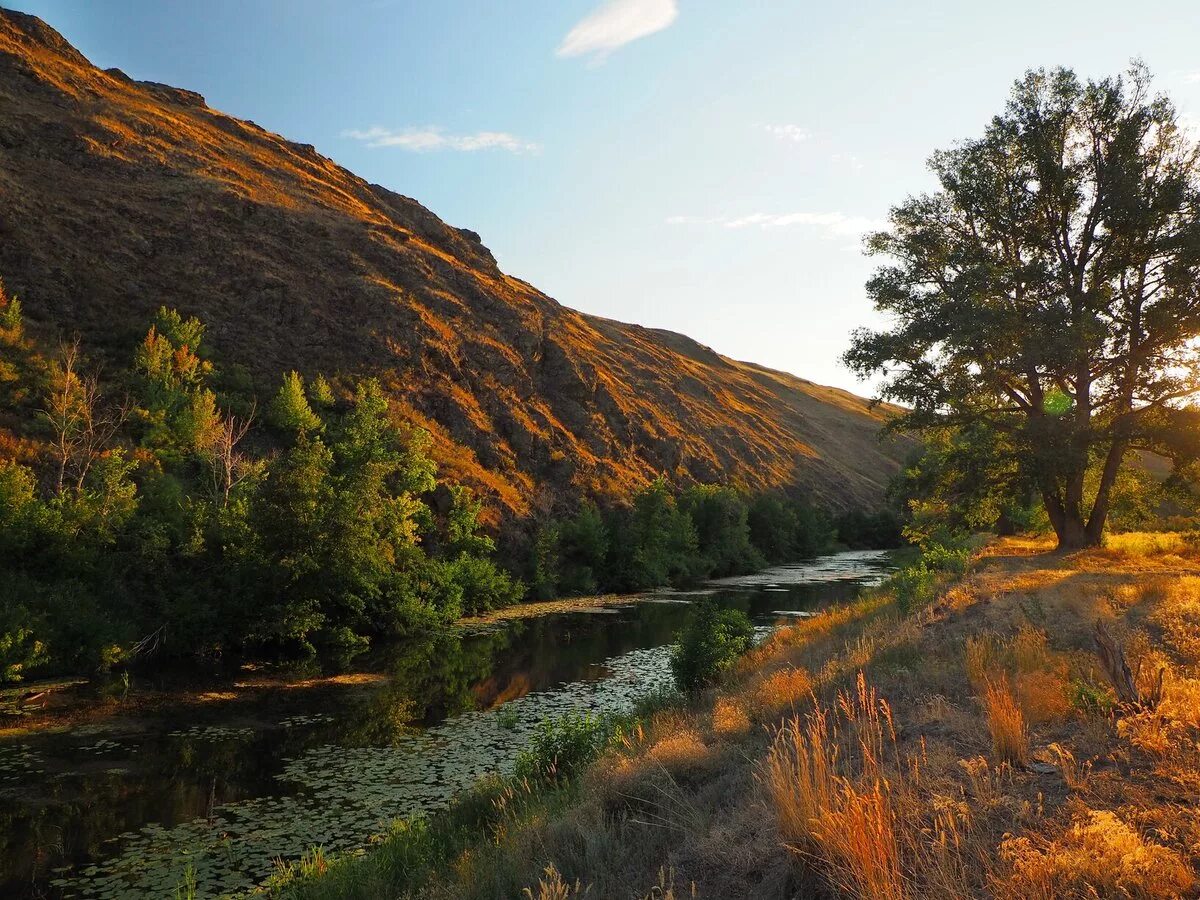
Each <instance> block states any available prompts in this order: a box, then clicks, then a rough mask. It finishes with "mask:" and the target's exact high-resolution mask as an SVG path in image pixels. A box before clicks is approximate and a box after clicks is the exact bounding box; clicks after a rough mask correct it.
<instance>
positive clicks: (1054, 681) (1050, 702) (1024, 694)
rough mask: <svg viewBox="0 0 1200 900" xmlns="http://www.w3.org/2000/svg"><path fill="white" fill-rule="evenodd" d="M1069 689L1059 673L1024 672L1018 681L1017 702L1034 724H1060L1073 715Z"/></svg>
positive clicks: (1018, 677)
mask: <svg viewBox="0 0 1200 900" xmlns="http://www.w3.org/2000/svg"><path fill="white" fill-rule="evenodd" d="M1069 688H1070V685H1069V684H1068V682H1067V680H1066V679H1065V678H1063V676H1062V675H1060V674H1059V673H1057V672H1046V671H1039V672H1022V673H1021V674H1020V675H1018V676H1017V679H1016V696H1017V702H1018V704H1019V705H1020V708H1021V711H1022V712H1023V713H1024V714H1025V716H1026V718H1028V720H1029V721H1030V722H1031V723H1033V724H1038V725H1040V724H1044V723H1046V722H1058V721H1061V720H1063V719H1065V718H1067V717H1068V716H1069V715H1070V714H1071V699H1070V697H1069V696H1068V693H1067V691H1068V689H1069Z"/></svg>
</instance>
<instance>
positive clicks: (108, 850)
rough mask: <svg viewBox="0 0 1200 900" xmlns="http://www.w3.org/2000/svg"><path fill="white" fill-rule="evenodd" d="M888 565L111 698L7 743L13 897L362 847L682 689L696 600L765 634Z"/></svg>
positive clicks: (863, 560)
mask: <svg viewBox="0 0 1200 900" xmlns="http://www.w3.org/2000/svg"><path fill="white" fill-rule="evenodd" d="M891 568H892V566H891V562H890V559H889V557H888V556H887V555H886V554H884V553H882V552H876V551H852V552H847V553H840V554H835V555H832V556H825V557H820V558H818V559H814V560H810V561H807V562H803V563H797V564H794V565H788V566H780V567H776V568H772V569H768V570H766V571H764V572H760V573H756V574H755V575H749V576H743V577H738V578H730V579H722V580H720V581H715V582H711V583H709V584H707V585H705V586H704V587H702V588H700V589H697V590H695V591H691V592H669V591H663V592H654V593H651V594H646V595H641V596H638V597H630V598H624V599H622V600H621V602H619V603H615V604H611V603H610V604H605V605H597V606H594V607H585V608H577V609H573V610H570V611H562V612H553V613H550V614H547V615H542V616H538V617H530V618H514V619H508V620H504V621H502V622H499V623H496V624H493V625H491V626H489V627H475V628H471V629H463V628H457V629H452V630H449V631H447V632H445V633H441V634H438V635H434V636H431V637H428V638H426V639H422V640H419V641H408V642H403V643H396V644H393V645H389V646H381V647H377V648H374V649H373V650H371V651H369V652H368V653H366V654H364V655H362V656H359V657H356V658H355V659H354V660H353V661H352V662H351V663H350V664H347V665H345V666H343V671H340V672H339V671H337V670H336V669H335V670H334V671H332V672H331V671H330V670H328V668H326V669H324V670H322V669H320V668H314V669H311V670H309V671H295V670H291V671H288V672H285V673H279V672H273V671H266V670H257V671H256V670H247V669H244V668H243V669H239V670H237V671H236V672H233V673H229V674H227V675H225V676H224V677H220V676H214V675H211V674H210V675H209V676H208V677H206V679H205V680H204V682H203V683H202V684H200V685H197V684H196V683H195V677H194V675H193V676H192V680H191V681H190V682H187V683H184V682H181V681H180V680H179V677H178V676H171V675H169V674H163V675H160V676H156V678H155V679H138V680H137V681H136V682H135V683H134V684H132V685H128V684H126V685H117V686H112V685H110V686H108V687H107V688H106V693H105V694H104V696H102V697H98V698H96V699H95V701H94V705H95V706H97V707H98V708H99V709H100V710H101V711H102V713H103V714H102V715H92V716H89V717H87V718H86V719H85V720H84V721H83V722H82V724H76V725H74V726H71V727H62V728H58V729H53V730H48V731H45V732H40V733H34V734H27V735H22V736H18V737H14V738H7V739H0V896H3V897H10V896H11V897H43V896H49V897H90V898H123V897H139V898H140V897H150V896H156V897H157V896H174V890H175V887H176V886H177V885H178V884H180V883H181V881H182V877H183V873H184V871H185V869H186V868H188V867H190V868H191V869H192V871H193V872H194V873H195V875H196V877H197V880H198V882H199V890H198V896H200V897H215V896H226V895H229V894H236V893H238V892H241V891H245V890H248V889H250V888H252V887H253V886H254V885H256V884H258V883H259V882H261V881H262V880H263V879H264V878H266V877H267V876H269V875H270V874H271V872H272V870H273V867H274V865H275V863H274V860H276V859H279V858H283V859H295V858H297V857H299V855H300V854H301V853H302V852H304V851H305V850H307V849H308V848H310V847H313V846H321V847H323V848H324V849H325V851H326V852H338V851H352V850H357V849H359V848H362V847H364V846H366V845H367V844H368V843H369V841H370V839H371V838H372V836H373V835H377V834H379V833H381V832H382V831H385V830H386V828H387V824H388V823H389V822H390V821H392V820H394V819H396V818H398V817H405V816H411V815H413V814H415V813H421V812H432V811H434V810H436V809H439V808H441V807H443V806H445V805H446V804H447V803H448V802H449V800H450V798H451V797H452V796H453V795H454V794H455V793H456V792H457V791H459V790H461V789H463V788H465V787H467V786H469V785H470V784H472V783H473V782H474V781H476V780H477V779H478V778H479V777H481V776H483V775H485V774H487V773H490V772H501V773H504V772H507V771H509V770H510V768H511V766H512V764H513V761H514V759H515V756H516V753H517V751H518V750H519V749H520V747H522V746H523V745H524V744H525V743H526V742H527V740H528V738H529V735H530V733H531V731H532V730H533V729H534V728H536V727H537V725H538V724H539V723H540V722H542V721H543V720H545V719H547V718H554V717H556V716H559V715H561V714H563V713H566V712H569V711H591V712H596V713H600V712H605V711H625V710H628V709H629V708H630V706H631V705H632V704H633V703H635V702H636V701H637V700H638V699H639V698H640V697H643V696H645V695H647V694H649V693H651V692H654V691H655V690H658V689H661V688H664V687H669V686H670V685H671V675H670V671H669V667H668V657H669V651H670V645H671V643H672V641H673V640H674V637H675V635H676V634H677V633H678V631H679V629H680V628H681V627H682V626H683V625H684V624H685V623H686V621H687V620H688V618H689V616H690V615H692V614H693V610H694V605H693V604H694V601H695V600H696V599H697V598H698V597H699V596H710V597H712V598H714V599H715V600H716V601H717V602H719V603H721V604H722V605H724V606H729V607H736V608H739V609H742V610H744V611H745V612H747V613H748V614H749V615H750V616H751V618H752V620H753V621H754V623H755V625H756V626H758V627H759V629H760V633H765V631H767V630H769V629H771V628H773V627H776V626H778V625H779V624H781V623H785V622H787V621H788V620H789V619H794V617H795V615H796V614H797V613H801V614H803V613H805V612H811V611H814V610H818V609H820V608H821V607H823V606H826V605H829V604H833V603H839V602H845V601H847V600H850V599H853V598H854V597H855V596H857V594H858V593H859V592H860V591H861V590H862V589H863V588H864V587H865V586H868V585H872V584H875V583H878V582H879V581H880V580H882V579H883V578H884V577H886V575H887V573H888V572H889V571H890V570H891ZM328 665H329V664H328V663H326V666H328Z"/></svg>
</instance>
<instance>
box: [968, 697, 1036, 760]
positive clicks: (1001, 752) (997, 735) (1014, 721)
mask: <svg viewBox="0 0 1200 900" xmlns="http://www.w3.org/2000/svg"><path fill="white" fill-rule="evenodd" d="M979 699H980V701H981V702H982V703H983V711H984V715H985V716H986V717H987V726H988V733H989V734H991V736H992V750H993V751H994V752H995V754H996V758H997V759H998V760H999V761H1000V762H1005V763H1009V764H1010V765H1014V766H1024V765H1025V763H1026V762H1028V761H1029V730H1028V729H1027V728H1026V726H1025V715H1024V713H1022V712H1021V706H1020V704H1019V703H1017V698H1016V695H1015V694H1014V693H1013V690H1012V686H1011V685H1010V684H1009V681H1008V678H1007V677H1004V676H1001V677H1000V678H997V679H993V680H989V681H988V682H987V683H986V684H985V685H984V687H983V693H982V694H981V695H980V697H979Z"/></svg>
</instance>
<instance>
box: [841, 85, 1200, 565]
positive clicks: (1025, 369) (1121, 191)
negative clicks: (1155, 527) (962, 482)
mask: <svg viewBox="0 0 1200 900" xmlns="http://www.w3.org/2000/svg"><path fill="white" fill-rule="evenodd" d="M930 167H931V169H932V170H933V172H934V174H935V175H936V176H937V178H938V181H939V182H940V189H939V190H937V191H936V192H934V193H932V194H926V195H922V196H917V197H911V198H909V199H908V200H906V201H905V202H904V203H903V204H901V205H900V206H898V207H896V208H895V209H893V210H892V213H891V228H890V230H888V231H884V232H881V233H879V234H875V235H872V236H871V237H870V238H869V241H868V248H869V251H870V252H871V253H874V254H879V255H884V256H887V257H891V259H892V260H893V262H892V263H891V264H889V265H885V266H883V267H882V268H880V269H878V270H877V271H876V273H875V275H874V277H873V278H872V279H871V281H870V282H869V283H868V285H867V290H868V293H869V294H870V296H871V298H872V299H873V300H874V302H875V306H876V308H877V309H879V310H880V311H881V312H884V313H887V314H889V315H891V316H892V317H893V320H894V324H893V325H892V327H890V328H888V329H885V330H881V331H869V330H861V331H859V332H857V333H856V334H855V336H854V340H853V343H852V346H851V348H850V350H849V351H848V353H847V354H846V361H847V363H848V365H850V366H851V368H853V369H854V370H856V371H857V372H858V373H859V374H860V375H862V376H864V377H865V376H869V375H872V374H874V373H880V372H881V373H882V374H883V375H884V381H883V383H882V386H881V390H880V393H881V395H882V397H884V398H887V399H891V400H896V401H899V402H900V403H902V404H905V405H907V406H908V407H909V411H908V412H907V413H905V414H904V415H902V416H901V417H900V418H899V421H898V425H899V426H901V427H905V426H907V427H912V428H916V429H925V428H930V427H945V426H970V425H978V424H983V425H986V426H987V427H988V428H989V429H991V430H992V431H994V432H995V433H996V434H997V435H998V436H1000V438H1001V439H1002V440H1004V441H1005V442H1006V443H1007V444H1008V445H1009V446H1011V447H1012V449H1013V453H1014V458H1015V459H1016V460H1017V461H1018V463H1019V465H1020V467H1021V471H1022V473H1023V474H1024V475H1025V476H1026V477H1028V478H1029V479H1030V480H1031V481H1032V482H1033V483H1034V484H1035V485H1036V486H1037V490H1038V491H1039V493H1040V494H1041V499H1042V502H1043V504H1044V505H1045V508H1046V512H1047V514H1048V516H1049V519H1050V522H1051V524H1052V525H1053V527H1054V530H1055V532H1056V534H1057V535H1058V541H1059V546H1060V547H1062V548H1078V547H1084V546H1093V545H1096V544H1098V543H1099V542H1100V540H1101V537H1102V535H1103V532H1104V525H1105V521H1106V519H1107V516H1108V512H1109V508H1110V503H1111V497H1112V489H1113V484H1114V482H1115V481H1116V477H1117V473H1118V471H1119V469H1120V467H1121V463H1122V460H1123V459H1124V457H1125V455H1126V453H1127V452H1128V451H1129V450H1131V449H1133V448H1145V449H1150V450H1156V451H1163V452H1165V451H1169V450H1171V449H1172V448H1171V446H1169V442H1168V441H1166V440H1164V437H1163V436H1164V434H1165V433H1169V432H1170V431H1171V430H1172V429H1171V427H1170V425H1171V423H1172V422H1174V421H1175V420H1177V419H1178V418H1180V416H1181V414H1182V413H1183V410H1181V409H1180V408H1179V404H1180V403H1181V401H1183V400H1185V399H1186V398H1189V397H1191V396H1193V395H1194V394H1195V393H1197V391H1200V367H1198V366H1197V362H1198V361H1200V359H1198V354H1197V352H1196V348H1195V338H1196V336H1197V335H1198V334H1200V151H1198V149H1197V146H1196V145H1195V144H1194V143H1193V142H1191V141H1189V140H1188V138H1187V137H1186V135H1185V134H1184V132H1183V131H1182V129H1181V128H1180V127H1179V123H1178V121H1177V116H1176V113H1175V109H1174V107H1173V106H1172V105H1171V103H1170V102H1169V101H1168V100H1167V99H1166V98H1165V97H1162V96H1157V97H1156V96H1152V95H1151V93H1150V77H1149V75H1148V73H1147V71H1146V69H1145V68H1144V67H1142V66H1141V65H1135V66H1133V68H1132V69H1131V70H1130V71H1129V73H1128V75H1127V76H1126V77H1123V78H1108V79H1104V80H1103V81H1099V82H1088V83H1087V84H1083V83H1081V82H1080V81H1079V79H1078V78H1077V77H1076V76H1075V75H1074V73H1072V72H1070V71H1068V70H1066V69H1058V70H1055V71H1052V72H1046V71H1035V72H1030V73H1029V74H1028V75H1026V77H1025V78H1024V80H1022V81H1019V82H1017V84H1016V85H1015V87H1014V89H1013V92H1012V96H1011V99H1010V100H1009V103H1008V106H1007V108H1006V109H1005V111H1004V112H1003V114H1001V115H999V116H997V117H995V118H994V119H993V120H992V122H991V124H989V125H988V127H987V128H986V130H985V131H984V135H983V137H981V138H978V139H975V140H968V141H965V142H963V143H962V144H960V145H959V146H957V147H955V148H954V149H952V150H948V151H943V152H940V153H936V154H934V156H933V158H932V159H931V161H930ZM1164 426H1165V427H1164ZM1089 470H1094V471H1097V472H1098V477H1097V478H1096V479H1095V481H1094V484H1095V487H1094V489H1093V490H1091V491H1089V490H1088V489H1087V486H1088V473H1089Z"/></svg>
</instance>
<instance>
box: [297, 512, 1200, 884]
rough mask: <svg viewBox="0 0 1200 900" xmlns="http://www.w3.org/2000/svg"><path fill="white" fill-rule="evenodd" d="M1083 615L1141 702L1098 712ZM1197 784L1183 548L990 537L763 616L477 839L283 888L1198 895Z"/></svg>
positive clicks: (321, 872)
mask: <svg viewBox="0 0 1200 900" xmlns="http://www.w3.org/2000/svg"><path fill="white" fill-rule="evenodd" d="M1097 623H1099V629H1100V632H1101V633H1102V634H1103V635H1106V636H1108V637H1109V638H1111V643H1110V646H1112V647H1113V648H1114V649H1117V650H1120V651H1121V652H1123V653H1124V654H1125V655H1126V657H1127V659H1128V662H1129V667H1130V670H1131V672H1130V681H1131V687H1132V689H1133V690H1135V691H1136V692H1137V693H1138V695H1139V697H1140V699H1141V700H1142V701H1144V702H1143V703H1142V705H1141V706H1137V705H1136V704H1134V703H1129V702H1127V703H1124V704H1119V703H1117V702H1116V701H1117V698H1116V694H1115V692H1114V687H1113V682H1112V681H1111V680H1110V678H1109V676H1108V675H1107V674H1106V666H1105V665H1104V662H1103V661H1102V659H1101V656H1100V655H1099V654H1098V652H1097V639H1096V637H1097V633H1098V630H1097ZM1197 796H1200V555H1197V553H1196V551H1195V549H1194V548H1191V547H1189V546H1188V545H1187V544H1186V543H1185V542H1184V541H1182V540H1181V539H1180V538H1179V536H1177V535H1122V536H1117V537H1114V538H1112V539H1111V541H1110V542H1109V546H1108V547H1107V548H1106V549H1104V550H1096V551H1090V552H1085V553H1077V554H1072V555H1060V554H1055V553H1051V552H1049V546H1048V545H1047V544H1046V543H1045V542H1040V541H1037V540H1024V539H1003V540H999V541H995V542H993V543H992V544H990V545H988V546H987V547H985V548H984V549H983V550H982V551H980V553H979V554H978V555H977V557H976V559H975V560H974V561H973V563H972V565H971V569H970V571H969V572H968V574H967V575H966V576H965V577H963V578H962V579H961V580H957V581H952V582H950V581H948V582H947V583H946V584H945V585H944V586H943V590H942V591H941V592H940V594H939V596H938V599H937V600H936V601H935V602H934V603H933V604H932V605H930V606H928V607H926V608H924V609H922V610H919V611H917V612H915V613H913V614H911V615H904V614H902V613H901V611H900V609H899V607H898V604H897V602H896V599H895V597H894V595H893V594H892V593H891V592H890V591H888V590H886V589H885V590H880V591H877V592H875V593H874V594H872V595H870V596H868V597H866V598H865V599H862V600H860V601H858V602H857V603H855V604H853V605H849V606H845V607H840V608H836V609H834V610H831V611H830V612H828V613H826V614H823V615H821V616H819V617H816V618H813V619H809V620H805V621H802V622H800V623H799V624H797V625H796V626H795V627H792V628H788V629H786V630H783V631H780V632H777V633H776V634H775V635H774V636H773V637H772V638H771V639H770V640H769V641H768V642H767V643H766V644H765V645H764V646H762V647H761V648H758V649H756V650H755V651H754V652H753V653H752V654H751V655H750V656H749V657H748V658H746V659H744V660H743V662H742V664H741V666H740V668H739V670H738V671H737V672H736V674H735V676H734V677H733V678H731V679H729V680H728V681H727V683H726V684H725V685H724V686H723V688H722V689H720V690H717V691H712V692H709V693H708V694H706V695H704V696H702V697H699V698H696V699H695V700H694V701H693V702H691V703H690V704H689V705H688V706H686V707H683V708H673V709H668V710H665V711H660V712H658V713H656V714H654V715H653V716H652V717H650V718H649V719H648V720H647V722H646V724H645V725H644V726H642V727H638V728H636V729H634V730H633V731H632V733H630V734H628V735H627V736H626V737H625V738H624V739H623V740H622V741H621V742H619V743H618V745H617V746H616V747H615V748H613V749H611V750H610V751H609V752H607V753H606V754H605V755H604V756H603V757H602V758H601V759H600V761H599V762H598V763H596V764H595V765H594V766H592V767H591V768H590V769H589V770H588V771H587V772H586V774H585V775H584V776H583V777H582V778H581V779H580V780H579V781H578V782H577V783H576V784H575V785H573V786H572V787H571V788H569V789H565V790H564V789H560V790H556V791H546V790H545V789H537V788H523V787H520V786H517V787H512V786H509V787H507V788H504V789H502V790H497V791H495V792H494V793H493V794H492V795H491V796H490V797H487V798H486V802H487V803H490V807H489V808H488V809H487V810H486V811H485V813H482V814H479V813H477V814H476V818H477V820H478V821H479V822H481V823H483V828H484V831H485V833H486V835H487V836H486V839H483V840H475V841H474V842H465V843H463V842H462V841H461V834H462V832H461V831H460V832H458V834H459V837H458V838H457V839H455V838H454V836H453V833H452V831H450V830H446V829H445V828H441V829H440V830H439V828H438V827H432V826H431V828H430V830H429V833H428V835H427V836H426V838H425V839H424V840H423V843H422V842H421V841H414V840H413V836H412V832H411V829H404V830H402V832H401V833H400V834H398V835H397V836H394V837H392V838H390V839H388V840H385V841H384V842H383V844H382V845H381V847H380V848H379V849H378V850H376V851H375V852H373V853H372V854H369V855H368V856H367V857H365V858H362V859H357V860H349V861H344V862H334V863H332V864H327V863H325V862H324V861H323V860H320V859H313V860H309V861H307V864H306V866H305V867H304V871H303V873H300V872H299V870H297V871H296V872H295V873H294V874H293V877H290V878H285V879H282V881H283V883H282V885H281V886H280V887H279V888H278V890H279V891H281V892H282V893H283V894H284V895H287V896H296V897H315V898H317V897H319V898H324V897H394V896H406V895H407V896H420V897H434V898H437V897H445V898H501V897H504V898H507V897H519V896H523V895H524V894H523V892H524V890H525V889H526V888H528V896H530V897H532V898H534V900H537V898H543V900H550V898H569V897H574V896H576V895H577V894H578V895H579V896H583V895H584V892H585V891H586V896H588V897H591V898H642V897H647V898H648V897H678V898H683V897H690V896H696V897H701V898H739V897H747V898H749V897H754V898H793V897H827V896H852V897H870V898H877V897H878V898H890V897H896V898H899V897H938V898H951V897H974V896H987V897H1000V898H1051V897H1164V898H1166V897H1191V896H1198V895H1200V894H1198V885H1200V881H1198V875H1200V815H1198V814H1197V811H1196V798H1197ZM479 802H483V801H479ZM458 814H459V815H460V816H462V815H463V812H462V810H461V809H460V811H459V813H458ZM456 840H458V843H456ZM439 841H440V842H441V843H439ZM418 844H419V845H420V846H419V847H418ZM422 871H423V872H426V873H430V874H428V875H421V876H420V877H419V884H418V883H417V881H416V880H414V878H415V877H416V876H415V874H414V873H417V872H422Z"/></svg>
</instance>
